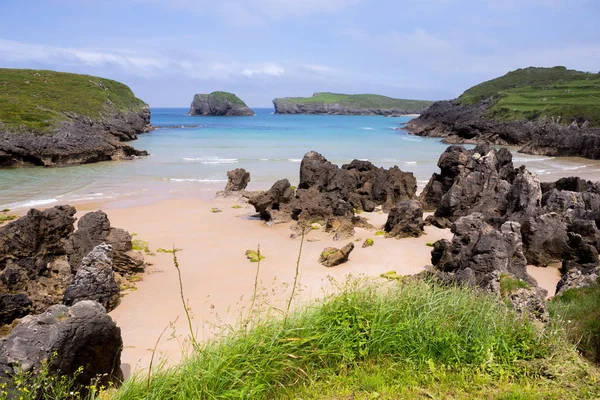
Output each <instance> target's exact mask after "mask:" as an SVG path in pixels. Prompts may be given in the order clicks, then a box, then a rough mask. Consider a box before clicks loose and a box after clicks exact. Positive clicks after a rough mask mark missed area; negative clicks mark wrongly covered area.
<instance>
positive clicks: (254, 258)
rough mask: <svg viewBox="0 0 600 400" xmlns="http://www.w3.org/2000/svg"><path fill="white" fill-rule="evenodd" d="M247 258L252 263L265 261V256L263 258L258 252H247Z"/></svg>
mask: <svg viewBox="0 0 600 400" xmlns="http://www.w3.org/2000/svg"><path fill="white" fill-rule="evenodd" d="M246 257H247V258H248V260H250V262H259V261H260V260H264V259H265V256H263V255H262V254H261V253H260V251H256V250H246Z"/></svg>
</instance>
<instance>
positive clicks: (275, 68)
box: [242, 64, 285, 77]
mask: <svg viewBox="0 0 600 400" xmlns="http://www.w3.org/2000/svg"><path fill="white" fill-rule="evenodd" d="M284 73H285V70H284V69H283V67H281V66H280V65H277V64H268V65H265V66H263V67H259V68H245V69H244V70H243V71H242V75H245V76H249V77H251V76H254V75H268V76H281V75H283V74H284Z"/></svg>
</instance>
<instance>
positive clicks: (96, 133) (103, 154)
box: [0, 68, 151, 167]
mask: <svg viewBox="0 0 600 400" xmlns="http://www.w3.org/2000/svg"><path fill="white" fill-rule="evenodd" d="M150 129H151V128H150V109H149V107H148V105H147V104H146V103H144V102H143V101H142V100H140V99H138V98H137V97H135V95H134V94H133V92H132V91H131V89H130V88H129V87H128V86H126V85H124V84H122V83H119V82H116V81H113V80H110V79H104V78H99V77H96V76H90V75H80V74H71V73H64V72H55V71H45V70H28V69H6V68H0V167H10V166H20V165H40V166H63V165H72V164H86V163H91V162H97V161H108V160H115V159H127V158H132V157H133V156H140V155H146V154H147V153H146V152H145V151H138V150H136V149H134V148H133V147H131V146H128V145H126V144H124V143H123V142H126V141H130V140H135V139H136V138H137V136H136V135H137V134H138V133H143V132H148V131H149V130H150Z"/></svg>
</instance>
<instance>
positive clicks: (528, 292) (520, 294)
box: [506, 286, 550, 322]
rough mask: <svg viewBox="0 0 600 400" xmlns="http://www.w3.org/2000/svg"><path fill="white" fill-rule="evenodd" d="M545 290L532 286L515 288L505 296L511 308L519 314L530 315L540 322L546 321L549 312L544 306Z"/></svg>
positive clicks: (548, 318)
mask: <svg viewBox="0 0 600 400" xmlns="http://www.w3.org/2000/svg"><path fill="white" fill-rule="evenodd" d="M546 294H547V292H546V290H544V289H542V288H540V287H537V286H533V287H531V288H521V289H517V290H516V291H515V292H513V293H510V294H508V295H507V296H506V299H507V300H508V301H510V304H511V305H512V308H513V309H514V310H515V312H516V313H517V314H519V315H526V316H531V317H533V318H535V319H537V320H539V321H541V322H548V321H549V320H550V314H548V310H547V308H546Z"/></svg>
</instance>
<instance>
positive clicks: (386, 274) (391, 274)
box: [379, 271, 402, 281]
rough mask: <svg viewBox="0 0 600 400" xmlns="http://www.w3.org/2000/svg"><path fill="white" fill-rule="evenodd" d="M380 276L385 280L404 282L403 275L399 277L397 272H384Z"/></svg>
mask: <svg viewBox="0 0 600 400" xmlns="http://www.w3.org/2000/svg"><path fill="white" fill-rule="evenodd" d="M379 276H380V277H382V278H385V279H387V280H390V281H401V280H402V275H399V274H398V273H397V272H396V271H388V272H384V273H383V274H381V275H379Z"/></svg>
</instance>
